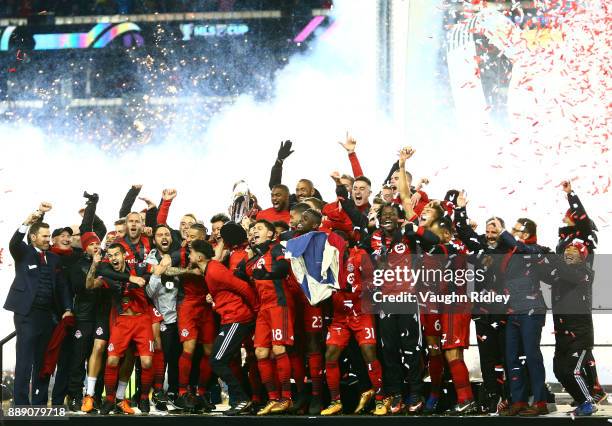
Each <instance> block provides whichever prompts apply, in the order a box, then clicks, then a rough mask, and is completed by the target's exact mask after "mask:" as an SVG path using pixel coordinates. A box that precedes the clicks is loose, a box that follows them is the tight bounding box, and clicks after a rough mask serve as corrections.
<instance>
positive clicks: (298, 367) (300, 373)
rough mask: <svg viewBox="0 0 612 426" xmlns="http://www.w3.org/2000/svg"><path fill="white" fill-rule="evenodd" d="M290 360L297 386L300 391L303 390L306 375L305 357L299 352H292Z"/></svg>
mask: <svg viewBox="0 0 612 426" xmlns="http://www.w3.org/2000/svg"><path fill="white" fill-rule="evenodd" d="M289 360H290V361H291V375H292V377H293V380H295V387H296V388H297V391H298V392H302V390H303V389H304V378H305V377H306V370H305V368H304V358H303V357H302V355H301V354H298V353H297V352H291V354H289Z"/></svg>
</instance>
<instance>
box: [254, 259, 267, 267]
mask: <svg viewBox="0 0 612 426" xmlns="http://www.w3.org/2000/svg"><path fill="white" fill-rule="evenodd" d="M264 266H266V259H264V258H263V257H261V258H259V260H258V261H257V263H256V264H255V267H256V268H257V269H261V268H263V267H264Z"/></svg>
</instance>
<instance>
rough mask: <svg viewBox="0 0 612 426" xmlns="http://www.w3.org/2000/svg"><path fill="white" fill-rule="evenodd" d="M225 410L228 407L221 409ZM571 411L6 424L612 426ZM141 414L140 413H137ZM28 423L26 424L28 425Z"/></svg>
mask: <svg viewBox="0 0 612 426" xmlns="http://www.w3.org/2000/svg"><path fill="white" fill-rule="evenodd" d="M219 408H220V409H222V410H223V409H225V408H227V407H223V406H222V407H219ZM570 411H571V407H570V406H569V405H558V406H557V411H556V412H554V413H551V414H549V415H546V416H540V417H537V418H523V417H497V416H484V415H483V416H469V417H452V416H427V417H425V416H419V417H412V416H405V415H401V416H388V417H374V416H354V415H342V416H335V417H322V416H288V415H287V416H282V415H281V416H267V417H257V416H242V417H227V416H223V414H222V412H220V411H218V412H213V413H211V414H209V415H185V414H168V413H163V412H156V411H152V412H151V413H150V414H148V415H141V414H135V415H131V416H126V415H109V416H100V415H97V414H70V415H68V416H67V418H61V419H60V418H55V420H53V419H51V418H48V419H40V418H38V419H29V420H26V419H20V420H17V419H15V418H7V417H4V419H3V421H2V422H1V423H2V424H7V423H8V424H21V425H24V424H47V425H49V422H52V423H55V422H65V421H67V422H69V423H70V424H71V425H82V426H102V425H107V426H108V425H112V426H130V425H134V426H140V425H157V426H165V425H167V426H171V425H172V426H198V425H199V426H201V425H210V426H244V425H245V424H248V425H252V426H276V425H282V426H287V425H291V426H294V425H295V426H314V425H323V426H368V425H372V424H373V423H376V424H381V425H383V424H384V425H387V426H405V425H406V424H407V422H411V423H412V422H414V424H419V425H421V424H422V425H431V426H433V425H446V426H450V425H455V426H457V424H458V423H460V424H461V425H465V426H468V425H469V426H485V425H487V426H488V425H511V424H512V425H516V424H517V422H518V423H529V424H535V422H536V421H537V422H538V424H548V425H556V424H562V423H564V424H570V422H573V421H577V422H579V423H581V424H587V423H588V424H602V425H603V424H608V425H609V424H610V423H612V405H604V406H601V407H600V408H599V411H598V412H597V413H596V414H595V415H593V416H591V417H579V418H573V417H572V416H570V415H569V414H568V412H570ZM137 413H138V412H137ZM24 421H25V422H26V423H24Z"/></svg>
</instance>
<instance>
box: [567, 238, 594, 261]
mask: <svg viewBox="0 0 612 426" xmlns="http://www.w3.org/2000/svg"><path fill="white" fill-rule="evenodd" d="M567 247H576V248H577V249H578V253H580V257H581V258H582V260H586V258H587V256H588V255H589V249H588V248H587V246H586V245H585V244H584V243H583V242H582V241H581V240H573V241H572V242H571V243H570V244H569V245H568V246H567ZM567 247H566V248H567Z"/></svg>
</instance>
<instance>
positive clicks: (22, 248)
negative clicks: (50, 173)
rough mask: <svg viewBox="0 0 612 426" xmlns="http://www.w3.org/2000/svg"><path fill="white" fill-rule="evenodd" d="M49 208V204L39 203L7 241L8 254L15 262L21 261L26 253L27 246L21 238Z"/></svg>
mask: <svg viewBox="0 0 612 426" xmlns="http://www.w3.org/2000/svg"><path fill="white" fill-rule="evenodd" d="M51 207H52V206H51V203H47V202H42V203H40V206H39V207H38V210H36V211H34V212H33V213H31V214H30V215H29V216H28V217H27V218H26V220H24V221H23V223H22V224H21V226H20V227H19V229H17V231H15V233H14V234H13V236H12V237H11V240H10V241H9V252H10V253H11V256H12V257H13V259H14V260H15V261H16V262H19V261H21V259H23V258H24V257H25V255H26V253H27V250H28V244H27V243H26V242H25V241H24V240H23V237H25V236H26V234H27V232H28V227H29V226H31V225H33V224H34V223H36V222H39V221H40V218H41V217H42V216H43V215H44V214H45V213H46V212H48V211H49V210H51Z"/></svg>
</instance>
